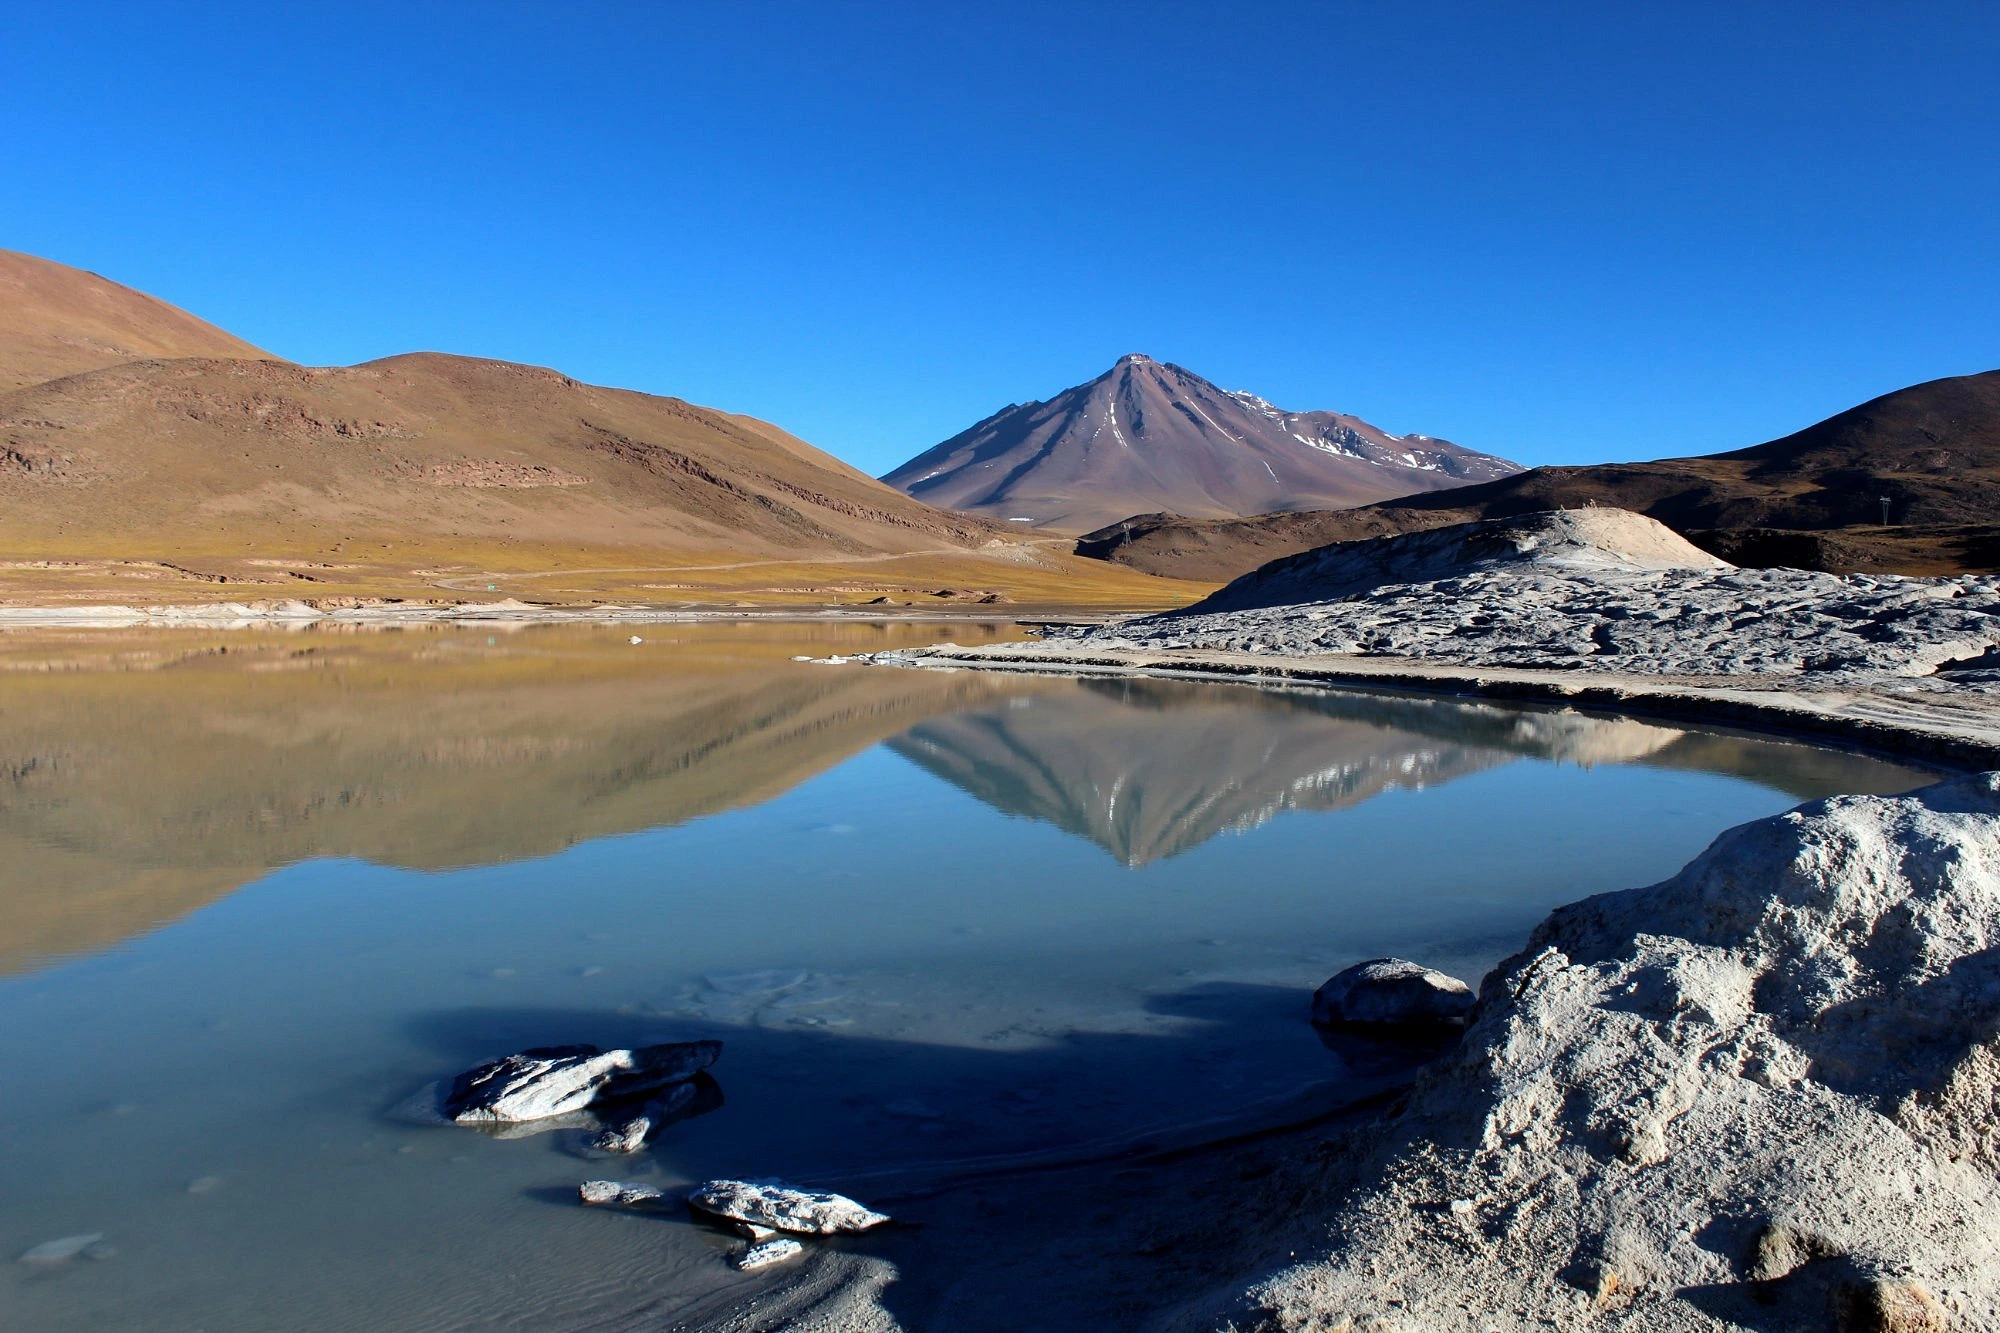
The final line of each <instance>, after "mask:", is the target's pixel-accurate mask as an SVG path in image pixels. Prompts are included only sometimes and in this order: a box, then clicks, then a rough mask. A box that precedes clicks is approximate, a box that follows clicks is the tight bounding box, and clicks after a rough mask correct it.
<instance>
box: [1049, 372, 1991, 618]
mask: <svg viewBox="0 0 2000 1333" xmlns="http://www.w3.org/2000/svg"><path fill="white" fill-rule="evenodd" d="M1884 500H1886V501H1887V502H1888V512H1889V522H1888V523H1887V524H1884V523H1883V521H1882V517H1883V502H1884ZM1590 505H1603V506H1608V507H1611V508H1617V509H1631V510H1636V511H1637V512H1639V513H1642V514H1645V515H1647V516H1649V517H1651V518H1656V519H1658V520H1659V521H1661V522H1662V523H1665V524H1667V525H1668V526H1669V527H1672V528H1674V529H1676V530H1677V531H1679V532H1681V533H1683V534H1684V535H1686V536H1687V537H1688V538H1689V539H1690V540H1692V541H1694V542H1695V543H1696V544H1697V545H1699V546H1701V547H1703V548H1704V549H1706V550H1709V551H1711V552H1713V553H1715V554H1717V555H1720V556H1722V557H1724V558H1725V559H1728V560H1731V561H1733V562H1735V563H1737V564H1749V565H1791V566H1796V567H1800V568H1807V569H1829V570H1835V571H1840V572H1846V571H1854V570H1873V571H1886V572H1900V573H1911V574H1938V573H1950V572H1963V571H1985V570H1993V569H2000V371H1988V372H1986V373H1984V374H1980V375H1963V376H1958V377H1955V378H1952V379H1941V380H1932V381H1930V382H1929V383H1925V384H1918V385H1914V386H1912V387H1910V388H1907V389H1899V390H1897V391H1896V392H1894V393H1890V394H1884V395H1883V396H1882V397H1880V398H1876V399H1872V400H1871V401H1869V402H1866V403H1863V404H1861V405H1860V406H1859V407H1855V408H1851V409H1849V410H1848V411H1845V412H1842V413H1840V414H1839V415H1838V416H1834V417H1829V418H1827V419H1826V420H1825V421H1822V422H1819V423H1818V424H1817V425H1813V426H1808V427H1807V428H1806V429H1804V430H1802V431H1799V432H1798V433H1796V434H1793V435H1787V436H1785V437H1784V438H1783V439H1779V440H1772V441H1770V442H1768V443H1765V444H1759V445H1755V446H1753V447H1751V448H1748V449H1738V450H1735V451H1734V452H1731V453H1724V454H1711V455H1707V456H1703V457H1696V458H1667V459H1661V460H1659V461H1657V462H1650V463H1605V464H1599V465H1596V466H1592V467H1543V468H1535V469H1533V470H1532V471H1528V472H1522V473H1519V474H1517V475H1514V476H1509V477H1503V478H1500V479H1498V480H1495V481H1489V482H1484V483H1481V484H1479V485H1474V486H1466V487H1462V488H1460V489H1457V490H1453V491H1449V492H1435V493H1431V494H1425V495H1412V496H1408V497H1405V498H1403V499H1399V500H1392V501H1388V502H1385V503H1381V504H1374V505H1369V506H1366V507H1364V508H1359V509H1348V510H1337V511H1336V510H1328V511H1321V512H1316V513H1299V514H1283V515H1274V516H1270V517H1264V518H1252V519H1243V520H1237V521H1233V522H1205V521H1201V520H1198V519H1189V518H1184V517H1181V516H1179V515H1176V514H1144V515H1139V516H1137V517H1134V518H1130V519H1126V520H1124V521H1122V522H1119V523H1114V524H1111V525H1109V526H1107V527H1105V528H1103V529H1100V530H1099V531H1096V532H1092V533H1089V534H1087V535H1086V536H1085V537H1084V538H1083V539H1082V540H1080V541H1079V542H1078V543H1077V548H1076V549H1077V552H1078V554H1081V555H1089V556H1095V557H1097V558H1099V559H1109V560H1115V561H1118V562H1121V563H1124V564H1127V565H1130V566H1132V567H1134V568H1136V569H1142V570H1146V571H1149V572H1152V573H1168V572H1171V573H1173V574H1176V575H1178V576H1179V577H1182V578H1198V579H1225V578H1233V577H1235V576H1236V575H1239V574H1244V573H1248V572H1249V571H1250V570H1252V569H1255V568H1257V567H1258V566H1259V565H1261V564H1263V563H1265V562H1266V561H1268V560H1272V559H1275V558H1277V557H1279V556H1285V555H1291V554H1295V553H1297V552H1299V551H1305V550H1310V549H1312V548H1314V547H1317V546H1324V545H1326V544H1327V543H1329V542H1336V541H1353V540H1356V539H1358V538H1364V537H1380V536H1385V535H1389V534H1392V533H1399V532H1414V531H1419V530H1423V529H1427V528H1436V527H1443V526H1445V525H1447V524H1452V523H1463V522H1467V521H1470V520H1472V519H1481V518H1507V517H1512V516H1514V515H1517V514H1528V513H1535V512H1538V511H1543V510H1549V509H1560V508H1569V509H1579V508H1584V507H1587V506H1590Z"/></svg>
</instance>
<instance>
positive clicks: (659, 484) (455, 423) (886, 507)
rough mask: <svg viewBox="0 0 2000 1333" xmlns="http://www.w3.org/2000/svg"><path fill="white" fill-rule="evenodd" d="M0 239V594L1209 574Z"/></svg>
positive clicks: (701, 415) (412, 591)
mask: <svg viewBox="0 0 2000 1333" xmlns="http://www.w3.org/2000/svg"><path fill="white" fill-rule="evenodd" d="M0 260H4V262H0V292H6V291H7V284H10V283H11V284H12V285H13V287H14V289H15V292H17V293H18V299H9V300H8V301H7V302H6V303H5V304H4V305H0V385H4V386H10V387H6V389H5V391H4V392H0V602H13V603H16V604H21V603H26V604H49V603H58V602H70V603H74V602H79V601H82V602H90V601H110V602H116V601H126V600H134V599H143V600H146V601H148V602H159V601H188V600H217V599H220V598H225V597H226V598H230V599H235V600H241V599H245V598H249V599H256V598H267V599H268V598H278V599H283V598H287V597H303V598H320V599H325V598H333V597H345V598H351V597H355V596H391V595H393V596H402V597H405V598H408V597H412V596H417V597H436V596H438V593H436V592H433V591H432V589H434V588H436V589H442V590H444V591H445V592H447V593H450V594H456V596H455V597H448V598H446V600H464V595H465V594H473V595H481V594H485V593H487V592H489V591H490V592H493V593H497V594H500V595H503V596H504V595H516V596H522V597H527V598H530V599H534V600H551V599H553V600H568V601H578V600H605V599H607V598H612V599H616V600H629V601H642V602H649V603H658V602H662V601H669V602H676V601H677V602H684V603H688V604H715V603H716V602H718V601H720V602H723V603H725V604H732V603H738V602H741V603H743V604H760V603H768V602H772V601H778V602H789V603H796V602H800V601H811V602H815V603H823V602H828V601H831V602H836V603H837V602H843V601H868V600H872V599H873V598H874V597H877V596H882V597H888V598H889V599H890V600H892V601H902V600H909V599H912V598H935V599H944V600H952V599H957V600H966V599H968V598H970V599H972V600H978V599H981V598H987V599H992V600H998V601H1014V602H1030V603H1036V604H1042V605H1049V604H1059V605H1060V604H1067V605H1118V606H1127V605H1129V606H1133V607H1139V606H1147V605H1154V606H1161V605H1171V604H1175V603H1179V602H1185V601H1188V600H1191V598H1192V597H1193V596H1195V595H1198V594H1199V592H1201V591H1203V590H1202V589H1199V588H1186V587H1180V586H1177V585H1173V584H1160V583H1157V582H1156V581H1153V580H1150V579H1147V578H1144V577H1138V576H1135V575H1134V574H1133V573H1132V572H1131V571H1126V570H1119V571H1118V572H1117V573H1116V574H1115V575H1114V576H1112V577H1109V578H1107V577H1106V574H1107V572H1108V571H1107V569H1106V567H1105V566H1104V565H1102V564H1100V563H1097V562H1091V561H1084V560H1080V559H1077V558H1076V557H1075V556H1073V555H1071V554H1070V553H1069V552H1068V551H1067V550H1066V549H1062V547H1060V546H1058V547H1054V548H1052V547H1051V546H1050V545H1049V544H1048V543H1046V542H1038V541H1035V540H1032V539H1026V538H1024V537H1023V535H1022V534H1020V533H1018V532H1010V531H1007V530H1004V529H1002V528H1000V527H998V526H996V525H993V524H989V523H987V522H984V521H982V520H980V519H978V518H973V517H968V516H965V515H961V514H954V513H950V512H947V511H943V510H938V509H933V508H931V507H930V506H929V505H926V504H923V503H921V502H919V501H916V500H912V499H911V498H910V497H908V496H906V495H904V494H903V493H902V492H900V491H898V490H896V489H895V488H893V487H890V486H886V485H884V484H883V483H881V482H879V481H876V480H875V479H873V478H871V477H869V476H867V475H866V474H864V473H862V472H859V471H857V470H856V469H854V468H852V467H849V466H847V465H846V464H844V463H842V462H840V461H839V460H837V459H835V458H833V457H832V456H830V455H828V454H825V453H823V452H821V451H820V450H818V449H815V448H813V447H812V446H811V445H809V444H807V443H806V442H805V441H803V440H800V439H798V438H796V437H794V436H792V435H789V434H787V433H786V432H784V431H783V430H780V429H779V428H777V427H776V426H773V425H770V424H768V423H766V422H762V421H757V420H755V419H753V418H750V417H745V416H739V415H735V414H732V413H728V412H721V411H716V410H714V409H710V408H704V407H699V406H696V405H694V404H692V403H688V402H684V401H682V400H680V399H677V398H667V397H658V396H654V395H649V394H643V393H635V392H631V391H628V390H622V389H610V388H603V387H599V386H595V385H590V384H585V383H582V382H580V381H578V380H576V379H574V378H572V377H570V376H568V375H564V374H561V373H560V372H558V371H554V370H547V369H542V368H540V367H535V366H525V365H516V364H513V363H510V362H503V361H490V360H479V359H474V358H469V357H459V356H449V355H443V354H438V353H415V354H410V355H404V356H393V357H387V358H384V359H382V360H378V361H371V362H367V363H365V364H362V365H357V366H339V367H307V366H300V365H294V364H292V363H290V362H285V361H279V360H275V359H272V358H270V357H268V356H266V355H265V354H264V353H262V352H259V351H258V350H257V349H256V348H254V347H251V346H250V345H249V344H247V343H244V342H242V341H241V340H239V339H235V338H232V337H231V336H230V335H228V334H226V333H223V332H221V331H220V330H218V329H214V328H212V327H210V326H208V325H206V324H203V323H202V322H201V321H199V320H196V319H194V318H193V317H192V316H189V315H186V314H185V313H183V312H181V311H178V310H175V309H173V308H172V307H170V306H167V305H165V304H163V303H161V302H157V301H154V300H152V299H151V298H150V297H146V296H144V295H142V294H140V293H138V292H133V291H130V290H129V289H126V288H122V287H119V286H117V285H116V284H114V283H109V282H106V281H105V280H104V279H102V278H98V277H96V276H95V275H92V274H88V273H83V272H81V271H80V270H76V269H69V268H65V267H63V266H62V265H57V264H51V263H49V262H47V261H44V260H37V259H32V258H30V257H28V256H21V255H7V256H0ZM8 294H9V296H10V298H12V297H13V296H14V293H13V292H10V293H8ZM135 358H136V359H135ZM50 376H53V378H50ZM1064 545H1066V544H1064ZM662 576H665V577H664V578H663V577H662ZM647 580H651V581H647ZM224 585H227V586H224ZM662 594H665V595H664V596H663V595H662Z"/></svg>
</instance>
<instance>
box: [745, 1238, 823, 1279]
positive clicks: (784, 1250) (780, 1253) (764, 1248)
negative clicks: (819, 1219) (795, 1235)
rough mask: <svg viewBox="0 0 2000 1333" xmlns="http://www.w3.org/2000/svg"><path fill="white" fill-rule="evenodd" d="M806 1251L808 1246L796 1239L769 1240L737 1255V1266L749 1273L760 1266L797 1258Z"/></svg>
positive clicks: (768, 1265) (767, 1266) (765, 1266)
mask: <svg viewBox="0 0 2000 1333" xmlns="http://www.w3.org/2000/svg"><path fill="white" fill-rule="evenodd" d="M805 1252H806V1247H805V1246H803V1245H801V1244H799V1243H798V1242H797V1241H795V1240H784V1239H779V1240H767V1241H763V1242H760V1243H759V1244H756V1245H752V1246H751V1247H750V1248H749V1249H747V1250H745V1251H743V1253H741V1254H739V1255H737V1256H736V1266H737V1267H738V1268H740V1269H742V1270H743V1271H744V1272H746V1273H748V1272H751V1271H753V1270H755V1269H759V1268H769V1267H770V1266H771V1265H772V1264H781V1263H784V1262H785V1261H786V1260H787V1259H796V1258H798V1257H799V1256H800V1255H801V1254H804V1253H805Z"/></svg>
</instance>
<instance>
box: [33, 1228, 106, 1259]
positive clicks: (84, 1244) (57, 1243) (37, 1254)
mask: <svg viewBox="0 0 2000 1333" xmlns="http://www.w3.org/2000/svg"><path fill="white" fill-rule="evenodd" d="M110 1252H111V1250H110V1247H109V1246H107V1245H105V1244H104V1233H103V1232H102V1231H93V1232H91V1233H89V1234H88V1235H84V1236H64V1237H63V1238H62V1239H61V1240H45V1241H43V1242H42V1243H41V1244H40V1245H37V1246H35V1247H34V1248H33V1249H31V1250H29V1251H27V1252H26V1253H24V1254H23V1255H22V1256H21V1260H20V1261H21V1262H22V1263H24V1264H62V1263H68V1262H69V1261H70V1260H71V1259H75V1258H77V1257H78V1256H82V1257H83V1258H86V1259H96V1258H101V1257H103V1256H105V1255H108V1254H110Z"/></svg>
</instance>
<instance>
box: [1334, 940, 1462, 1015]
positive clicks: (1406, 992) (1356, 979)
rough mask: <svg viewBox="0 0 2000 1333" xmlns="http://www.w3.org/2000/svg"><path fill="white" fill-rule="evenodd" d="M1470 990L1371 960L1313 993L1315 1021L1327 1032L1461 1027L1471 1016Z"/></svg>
mask: <svg viewBox="0 0 2000 1333" xmlns="http://www.w3.org/2000/svg"><path fill="white" fill-rule="evenodd" d="M1472 1004H1473V995H1472V988H1471V987H1470V986H1467V985H1466V984H1465V983H1464V982H1463V981H1460V980H1459V979H1458V978H1457V977H1449V976H1446V975H1445V974H1444V973H1442V972H1436V971H1433V970H1432V969H1430V968H1428V967H1425V966H1424V965H1423V964H1421V963H1412V962H1410V961H1408V960H1407V959H1402V958H1371V959H1369V960H1368V961H1367V962H1365V963H1356V964H1355V965H1354V966H1353V967H1350V968H1348V969H1347V970H1346V971H1344V972H1340V973H1337V974H1336V975H1334V976H1333V977H1332V978H1330V979H1329V980H1328V981H1327V983H1326V984H1325V985H1324V986H1321V987H1320V988H1319V989H1318V990H1317V991H1315V992H1314V993H1313V1008H1312V1021H1313V1022H1315V1023H1318V1024H1321V1025H1324V1026H1329V1027H1365V1028H1381V1029H1397V1028H1407V1029H1412V1030H1417V1031H1425V1030H1428V1031H1435V1030H1437V1029H1439V1028H1448V1027H1461V1026H1463V1025H1464V1023H1465V1021H1466V1019H1467V1018H1468V1017H1470V1016H1471V1013H1472Z"/></svg>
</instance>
